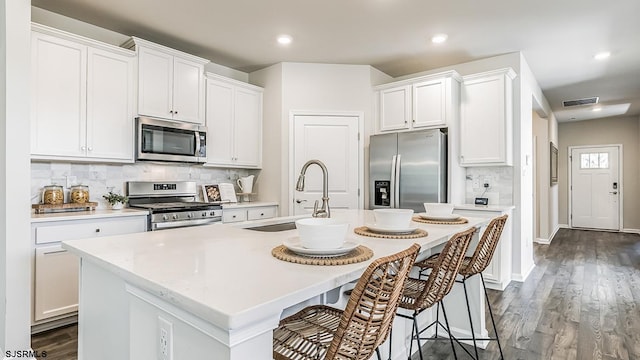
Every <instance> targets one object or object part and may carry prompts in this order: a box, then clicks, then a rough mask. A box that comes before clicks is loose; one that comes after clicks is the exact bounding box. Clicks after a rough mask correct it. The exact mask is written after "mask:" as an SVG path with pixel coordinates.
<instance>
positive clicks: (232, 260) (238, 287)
mask: <svg viewBox="0 0 640 360" xmlns="http://www.w3.org/2000/svg"><path fill="white" fill-rule="evenodd" d="M333 217H336V218H341V219H345V220H347V221H349V223H350V224H351V231H352V230H353V228H355V227H358V226H361V225H364V224H367V223H373V214H372V212H371V211H367V210H337V211H335V212H334V214H333ZM468 220H469V222H468V223H467V224H463V225H426V224H419V223H415V224H416V226H418V227H420V228H422V229H425V230H427V231H428V232H429V235H428V236H427V237H424V238H418V239H381V238H371V237H363V236H358V235H356V234H354V233H350V234H349V239H352V240H355V241H357V242H359V243H361V244H363V245H365V246H367V247H369V248H370V249H372V250H373V252H374V256H373V258H372V259H370V260H368V261H365V262H361V263H357V264H350V265H341V266H312V265H301V264H294V263H289V262H284V261H280V260H278V259H276V258H274V257H273V256H272V255H271V250H272V249H273V248H274V247H276V246H278V245H280V244H282V241H283V240H285V239H287V238H289V237H293V236H296V235H297V231H296V230H289V231H281V232H274V233H266V232H256V231H250V230H247V229H242V228H239V227H237V226H232V225H208V226H201V227H191V228H183V229H174V230H166V231H160V232H148V233H140V234H132V235H127V236H114V237H105V238H100V239H89V240H74V241H68V242H65V243H64V244H63V247H64V248H66V249H68V250H70V251H71V252H73V253H75V254H77V255H78V256H79V257H80V258H81V276H80V277H81V282H80V284H81V285H80V309H79V324H80V325H79V343H80V345H79V359H101V358H104V359H112V358H113V356H118V358H123V359H127V358H129V359H136V360H137V359H138V358H150V359H151V358H153V359H155V358H156V350H157V344H156V341H157V336H156V334H157V319H158V317H163V316H164V317H168V318H170V320H171V321H173V324H174V328H175V330H174V332H175V334H174V336H175V338H174V339H173V343H174V345H173V351H174V359H180V358H183V357H182V356H185V357H186V356H201V355H207V356H211V355H212V353H214V354H215V355H216V357H215V358H216V359H234V360H235V359H247V358H249V357H248V356H251V358H252V359H271V335H272V334H271V331H272V330H273V329H274V328H275V327H276V326H277V324H278V321H279V319H280V317H281V314H282V312H283V311H284V310H285V309H288V308H291V307H295V306H296V305H297V304H301V303H304V302H308V301H311V302H313V301H318V298H319V297H321V295H322V294H325V293H327V292H329V291H331V290H333V289H336V288H339V287H341V286H343V285H345V284H348V283H349V282H351V281H354V280H356V279H358V278H359V277H360V275H361V274H362V272H363V271H364V269H365V268H366V267H367V266H368V265H369V263H370V262H371V261H373V259H375V258H379V257H382V256H386V255H389V254H393V253H395V252H398V251H401V250H403V249H406V248H407V247H409V246H410V245H411V244H413V243H414V242H415V243H418V244H420V245H421V246H422V250H421V251H422V256H426V255H427V254H429V250H430V249H433V248H435V247H438V246H439V245H441V244H442V243H444V242H445V241H446V240H447V239H448V238H449V237H450V236H451V235H452V234H454V233H456V232H458V231H461V230H464V229H467V228H469V227H470V226H475V227H480V226H483V225H486V223H487V219H480V218H468ZM282 221H287V220H286V219H284V220H282ZM289 221H290V220H289ZM271 222H272V223H273V220H272V221H271ZM100 284H104V286H101V285H100ZM479 295H480V293H478V296H477V297H478V304H477V305H478V306H480V305H483V304H484V302H483V301H482V297H480V296H479ZM108 299H111V301H109V300H108ZM118 307H124V308H118ZM478 308H480V309H483V307H478ZM141 314H144V316H143V315H141ZM478 316H481V314H478ZM474 325H475V324H474ZM184 329H188V330H189V331H187V330H184ZM483 330H484V329H483V328H482V330H481V332H484V331H483ZM182 331H186V333H187V334H190V332H195V334H196V335H198V336H196V335H193V334H191V335H189V336H183V335H184V334H181V333H179V332H182ZM107 332H108V333H109V334H108V336H110V337H113V336H114V334H115V339H113V340H112V341H109V342H104V341H102V340H100V339H101V338H103V336H106V335H107V334H105V333H107ZM394 333H395V332H394ZM396 336H397V335H395V334H394V338H395V337H396ZM200 337H202V339H200V340H194V341H195V343H192V344H190V343H189V341H190V340H189V338H192V339H196V338H197V339H199V338H200ZM209 340H210V341H211V344H206V342H207V341H209ZM400 343H402V342H400ZM189 344H190V345H189ZM394 347H395V344H394ZM198 349H202V351H203V352H201V353H197V351H198ZM185 351H186V352H185ZM194 351H196V352H194ZM100 354H102V355H100ZM101 356H103V357H101Z"/></svg>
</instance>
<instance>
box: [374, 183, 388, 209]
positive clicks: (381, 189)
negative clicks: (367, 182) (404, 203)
mask: <svg viewBox="0 0 640 360" xmlns="http://www.w3.org/2000/svg"><path fill="white" fill-rule="evenodd" d="M374 184H375V188H376V189H375V199H374V204H375V205H376V206H389V205H391V181H389V180H376V181H374Z"/></svg>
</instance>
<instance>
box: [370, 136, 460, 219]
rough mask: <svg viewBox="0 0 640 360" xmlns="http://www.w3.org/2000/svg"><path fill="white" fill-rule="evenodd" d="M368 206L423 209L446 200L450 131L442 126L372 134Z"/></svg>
mask: <svg viewBox="0 0 640 360" xmlns="http://www.w3.org/2000/svg"><path fill="white" fill-rule="evenodd" d="M369 193H370V196H369V207H370V208H371V209H383V208H402V209H413V210H414V211H415V212H424V206H423V203H425V202H447V134H446V133H444V132H443V131H442V130H440V129H434V130H422V131H414V132H402V133H393V134H381V135H372V136H371V137H370V141H369Z"/></svg>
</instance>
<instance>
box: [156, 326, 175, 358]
mask: <svg viewBox="0 0 640 360" xmlns="http://www.w3.org/2000/svg"><path fill="white" fill-rule="evenodd" d="M158 360H173V325H172V324H171V323H170V322H169V320H167V319H164V318H162V317H161V316H158Z"/></svg>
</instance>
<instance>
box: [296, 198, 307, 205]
mask: <svg viewBox="0 0 640 360" xmlns="http://www.w3.org/2000/svg"><path fill="white" fill-rule="evenodd" d="M306 201H307V200H304V199H302V200H301V199H296V203H298V204H302V203H303V202H306Z"/></svg>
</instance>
